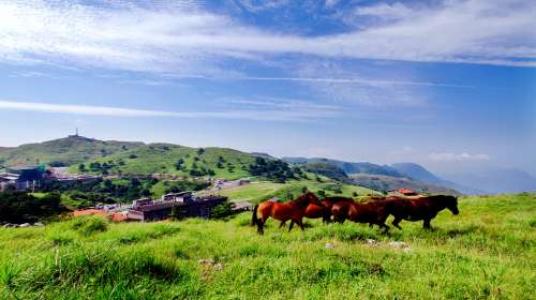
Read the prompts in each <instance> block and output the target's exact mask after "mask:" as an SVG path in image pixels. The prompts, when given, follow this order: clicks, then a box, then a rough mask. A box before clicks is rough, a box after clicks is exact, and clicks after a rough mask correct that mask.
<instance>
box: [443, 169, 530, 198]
mask: <svg viewBox="0 0 536 300" xmlns="http://www.w3.org/2000/svg"><path fill="white" fill-rule="evenodd" d="M444 177H445V178H447V179H449V180H450V181H453V182H463V184H464V185H466V186H471V187H474V188H475V189H478V190H480V191H482V192H483V193H490V194H491V193H492V194H496V193H518V192H531V191H536V178H534V177H533V176H531V175H530V174H528V173H527V172H525V171H522V170H518V169H513V168H491V167H487V168H480V169H473V170H471V171H466V172H457V173H449V174H445V175H444Z"/></svg>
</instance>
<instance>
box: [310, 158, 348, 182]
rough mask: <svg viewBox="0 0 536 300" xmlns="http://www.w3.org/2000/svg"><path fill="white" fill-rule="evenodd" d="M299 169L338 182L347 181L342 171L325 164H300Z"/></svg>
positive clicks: (332, 165)
mask: <svg viewBox="0 0 536 300" xmlns="http://www.w3.org/2000/svg"><path fill="white" fill-rule="evenodd" d="M301 167H302V168H303V169H304V170H305V171H307V172H311V173H315V174H319V175H323V176H326V177H328V178H331V179H335V180H339V181H346V180H347V179H348V175H347V174H346V172H344V170H342V169H341V168H339V167H337V166H336V165H334V164H330V163H327V162H308V163H305V164H301Z"/></svg>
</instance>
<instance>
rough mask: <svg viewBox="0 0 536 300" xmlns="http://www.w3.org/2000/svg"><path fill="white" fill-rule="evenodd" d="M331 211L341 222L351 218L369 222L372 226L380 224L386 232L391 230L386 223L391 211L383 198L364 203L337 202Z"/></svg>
mask: <svg viewBox="0 0 536 300" xmlns="http://www.w3.org/2000/svg"><path fill="white" fill-rule="evenodd" d="M331 213H332V215H333V218H334V219H335V220H337V221H339V222H344V220H345V219H349V220H351V221H354V222H357V223H368V224H369V226H370V227H372V226H374V225H378V226H379V227H380V228H383V230H384V232H388V231H389V226H387V225H386V224H385V221H386V220H387V217H389V212H388V210H387V206H386V202H385V201H382V200H369V201H367V202H364V203H357V202H353V201H352V202H343V201H341V202H337V203H335V204H334V205H333V207H332V208H331Z"/></svg>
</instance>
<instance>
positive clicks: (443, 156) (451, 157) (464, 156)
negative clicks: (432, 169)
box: [428, 152, 491, 162]
mask: <svg viewBox="0 0 536 300" xmlns="http://www.w3.org/2000/svg"><path fill="white" fill-rule="evenodd" d="M428 158H429V159H431V160H434V161H447V162H449V161H486V160H490V159H491V157H490V156H489V155H488V154H483V153H478V154H470V153H467V152H462V153H451V152H438V153H430V154H429V155H428Z"/></svg>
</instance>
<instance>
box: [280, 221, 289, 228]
mask: <svg viewBox="0 0 536 300" xmlns="http://www.w3.org/2000/svg"><path fill="white" fill-rule="evenodd" d="M286 225H287V221H283V222H281V224H279V229H281V228H283V227H285V226H286Z"/></svg>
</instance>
